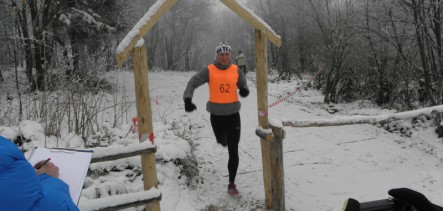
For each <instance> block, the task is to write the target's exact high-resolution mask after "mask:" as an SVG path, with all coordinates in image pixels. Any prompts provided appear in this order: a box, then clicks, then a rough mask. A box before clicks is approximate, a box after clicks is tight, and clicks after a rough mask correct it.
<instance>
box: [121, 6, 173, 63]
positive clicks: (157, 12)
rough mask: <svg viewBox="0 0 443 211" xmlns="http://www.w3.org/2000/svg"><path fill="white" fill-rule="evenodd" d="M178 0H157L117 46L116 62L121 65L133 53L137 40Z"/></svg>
mask: <svg viewBox="0 0 443 211" xmlns="http://www.w3.org/2000/svg"><path fill="white" fill-rule="evenodd" d="M175 3H177V0H157V2H155V4H154V5H152V7H151V8H149V10H148V12H147V13H146V14H145V15H144V16H143V18H141V19H140V20H139V21H138V22H137V24H135V26H134V28H132V30H131V31H130V32H129V33H128V34H127V35H126V37H125V38H123V40H122V41H121V42H120V44H119V45H118V47H117V52H116V53H117V55H116V62H117V66H119V67H121V66H122V65H123V63H124V62H125V61H126V60H127V59H128V57H129V56H130V55H131V52H132V50H133V49H134V46H135V45H136V43H137V41H139V40H140V39H141V38H143V37H144V36H145V35H146V34H147V33H148V32H149V30H151V28H152V27H153V26H154V24H155V23H157V21H158V20H159V19H160V17H162V16H163V15H164V14H165V13H166V12H167V11H168V10H169V9H170V8H171V7H172V6H174V4H175Z"/></svg>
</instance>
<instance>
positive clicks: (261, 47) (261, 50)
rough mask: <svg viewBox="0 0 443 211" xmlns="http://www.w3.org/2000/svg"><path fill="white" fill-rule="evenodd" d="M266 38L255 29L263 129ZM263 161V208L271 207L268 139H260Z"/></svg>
mask: <svg viewBox="0 0 443 211" xmlns="http://www.w3.org/2000/svg"><path fill="white" fill-rule="evenodd" d="M267 43H268V40H267V38H266V32H265V31H263V30H258V29H256V30H255V55H256V58H255V61H256V68H257V73H256V81H257V102H258V103H257V107H258V123H259V126H260V127H262V128H263V129H268V128H269V122H268V56H267V54H268V52H267V51H268V45H267ZM260 144H261V151H262V162H263V181H264V186H265V208H266V209H267V210H271V209H272V188H271V182H272V180H271V179H272V177H271V163H270V161H271V153H270V151H271V148H270V147H271V146H270V141H267V140H265V139H261V140H260Z"/></svg>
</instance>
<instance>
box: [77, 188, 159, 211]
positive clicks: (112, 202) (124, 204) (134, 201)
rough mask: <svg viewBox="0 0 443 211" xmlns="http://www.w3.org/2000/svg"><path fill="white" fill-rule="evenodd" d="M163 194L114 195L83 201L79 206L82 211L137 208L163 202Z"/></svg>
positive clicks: (149, 191)
mask: <svg viewBox="0 0 443 211" xmlns="http://www.w3.org/2000/svg"><path fill="white" fill-rule="evenodd" d="M161 198H162V195H161V192H160V191H159V190H157V189H151V190H148V191H141V192H136V193H126V194H121V195H114V196H109V197H104V198H98V199H91V200H87V201H81V202H80V204H79V208H80V210H100V211H112V210H121V209H127V208H133V207H136V206H143V205H145V204H146V203H150V202H153V201H159V200H161Z"/></svg>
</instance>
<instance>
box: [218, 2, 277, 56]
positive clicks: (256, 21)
mask: <svg viewBox="0 0 443 211" xmlns="http://www.w3.org/2000/svg"><path fill="white" fill-rule="evenodd" d="M220 1H221V2H222V3H223V4H225V5H226V6H227V7H229V8H230V9H231V10H232V11H234V12H235V13H236V14H237V15H238V16H240V17H241V18H243V19H244V20H245V21H246V22H248V23H249V24H250V25H251V26H252V27H254V28H255V29H258V30H264V31H265V32H266V36H267V38H268V39H269V41H271V42H272V43H273V44H274V45H275V46H277V47H280V46H281V38H280V35H278V34H276V33H275V32H274V30H272V28H271V27H270V26H269V25H268V24H267V23H266V22H265V21H263V20H262V19H261V18H260V17H258V16H257V15H255V14H254V12H252V11H251V10H249V9H248V8H247V7H245V6H244V5H242V4H240V3H239V2H238V1H237V0H220Z"/></svg>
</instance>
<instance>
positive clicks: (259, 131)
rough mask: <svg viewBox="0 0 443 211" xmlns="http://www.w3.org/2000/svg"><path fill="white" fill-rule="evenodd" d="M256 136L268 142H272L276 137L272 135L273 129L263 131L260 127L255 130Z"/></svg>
mask: <svg viewBox="0 0 443 211" xmlns="http://www.w3.org/2000/svg"><path fill="white" fill-rule="evenodd" d="M255 134H256V135H257V136H258V137H260V138H262V139H264V140H266V141H272V138H274V135H273V134H272V130H271V129H263V128H262V127H258V128H256V129H255Z"/></svg>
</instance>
